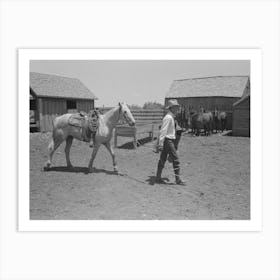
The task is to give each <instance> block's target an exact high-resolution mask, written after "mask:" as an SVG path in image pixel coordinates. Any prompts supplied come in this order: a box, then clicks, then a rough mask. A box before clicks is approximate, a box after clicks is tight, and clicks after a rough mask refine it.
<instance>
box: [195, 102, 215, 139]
mask: <svg viewBox="0 0 280 280" xmlns="http://www.w3.org/2000/svg"><path fill="white" fill-rule="evenodd" d="M193 117H194V121H195V122H196V129H197V135H200V131H201V128H203V129H204V132H205V136H209V135H210V134H211V131H212V122H213V114H212V113H211V112H206V110H205V109H204V108H203V107H202V106H200V109H199V112H198V113H197V114H196V115H193Z"/></svg>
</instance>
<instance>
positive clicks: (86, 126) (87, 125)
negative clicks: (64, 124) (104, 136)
mask: <svg viewBox="0 0 280 280" xmlns="http://www.w3.org/2000/svg"><path fill="white" fill-rule="evenodd" d="M99 115H100V113H99V111H98V110H96V109H93V110H91V111H89V113H88V114H87V113H86V112H83V111H81V112H79V113H76V114H72V115H71V116H70V118H69V119H68V124H69V125H72V126H75V127H78V128H80V131H81V135H82V139H83V141H85V142H90V139H91V138H93V136H95V134H96V131H97V129H98V119H99Z"/></svg>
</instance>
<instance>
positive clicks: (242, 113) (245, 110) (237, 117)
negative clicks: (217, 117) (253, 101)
mask: <svg viewBox="0 0 280 280" xmlns="http://www.w3.org/2000/svg"><path fill="white" fill-rule="evenodd" d="M232 135H233V136H247V137H250V97H248V98H246V99H244V100H243V101H242V102H240V103H239V104H237V105H236V106H234V107H233V127H232Z"/></svg>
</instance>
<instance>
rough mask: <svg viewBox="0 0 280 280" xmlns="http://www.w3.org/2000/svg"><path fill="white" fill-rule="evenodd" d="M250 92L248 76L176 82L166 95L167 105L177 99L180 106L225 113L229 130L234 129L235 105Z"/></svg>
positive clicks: (204, 78) (216, 77)
mask: <svg viewBox="0 0 280 280" xmlns="http://www.w3.org/2000/svg"><path fill="white" fill-rule="evenodd" d="M249 91H250V79H249V77H248V76H215V77H203V78H193V79H183V80H174V81H173V83H172V84H171V87H170V89H169V91H168V93H167V94H166V97H165V104H167V102H168V100H169V99H172V98H176V99H177V100H178V102H179V104H180V105H183V106H185V107H186V108H188V107H189V106H193V107H194V108H195V109H196V110H198V108H199V106H203V107H204V108H205V109H206V110H208V111H214V110H215V108H218V110H219V111H225V112H227V114H228V122H227V129H232V112H233V104H234V103H235V102H237V101H238V100H239V99H240V98H241V97H242V96H243V95H244V94H245V93H246V92H249Z"/></svg>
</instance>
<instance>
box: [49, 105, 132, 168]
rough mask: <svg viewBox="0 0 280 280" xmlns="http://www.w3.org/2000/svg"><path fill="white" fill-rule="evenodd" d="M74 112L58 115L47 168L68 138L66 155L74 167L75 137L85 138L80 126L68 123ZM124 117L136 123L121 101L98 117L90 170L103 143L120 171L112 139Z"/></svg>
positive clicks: (115, 166)
mask: <svg viewBox="0 0 280 280" xmlns="http://www.w3.org/2000/svg"><path fill="white" fill-rule="evenodd" d="M71 115H72V114H64V115H62V116H59V117H57V118H56V119H55V120H54V122H53V135H52V140H51V142H50V144H49V146H48V152H49V153H48V161H47V163H46V169H49V168H50V166H51V164H52V157H53V154H54V152H55V150H56V149H57V148H58V147H59V146H60V144H61V143H62V142H63V141H65V140H66V146H65V155H66V162H67V167H68V168H73V166H72V164H71V161H70V156H69V154H70V148H71V145H72V141H73V138H75V139H78V140H80V141H82V140H83V136H82V132H81V129H80V128H79V127H76V126H72V125H70V124H69V123H68V120H69V118H70V116H71ZM121 118H123V119H124V120H125V121H126V122H127V123H128V124H129V125H130V126H134V125H135V120H134V118H133V116H132V114H131V112H130V110H129V108H128V106H127V105H126V103H119V104H118V106H117V107H115V108H113V109H111V110H110V111H108V112H107V113H106V114H104V115H100V117H99V119H98V122H99V123H98V129H97V131H96V135H95V144H94V147H93V151H92V154H91V158H90V161H89V164H88V169H89V172H93V168H92V163H93V161H94V158H95V156H96V154H97V151H98V149H99V148H100V146H101V144H103V145H104V146H105V147H106V148H107V150H108V151H109V153H110V154H111V156H112V160H113V166H114V171H115V172H118V167H117V163H116V158H115V153H114V151H113V148H112V145H111V139H112V136H113V129H114V128H115V127H116V125H117V123H118V121H119V120H120V119H121Z"/></svg>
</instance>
